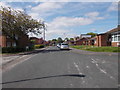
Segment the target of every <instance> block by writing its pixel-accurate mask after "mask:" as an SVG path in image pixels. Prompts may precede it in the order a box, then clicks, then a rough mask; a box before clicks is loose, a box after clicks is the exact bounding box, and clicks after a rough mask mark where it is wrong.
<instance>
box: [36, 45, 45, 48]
mask: <svg viewBox="0 0 120 90" xmlns="http://www.w3.org/2000/svg"><path fill="white" fill-rule="evenodd" d="M34 48H44V45H34Z"/></svg>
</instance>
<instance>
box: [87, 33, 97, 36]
mask: <svg viewBox="0 0 120 90" xmlns="http://www.w3.org/2000/svg"><path fill="white" fill-rule="evenodd" d="M87 35H91V36H92V37H94V36H96V35H97V33H93V32H89V33H87Z"/></svg>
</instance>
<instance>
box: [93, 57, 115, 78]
mask: <svg viewBox="0 0 120 90" xmlns="http://www.w3.org/2000/svg"><path fill="white" fill-rule="evenodd" d="M91 59H92V63H95V65H96V66H97V68H98V69H99V70H100V71H101V72H102V73H104V74H105V75H107V76H108V77H109V78H111V79H115V78H114V77H113V76H111V75H110V74H109V73H107V72H106V71H105V70H104V69H102V68H100V67H99V65H98V62H97V61H96V60H95V59H93V58H91ZM102 63H105V61H102Z"/></svg>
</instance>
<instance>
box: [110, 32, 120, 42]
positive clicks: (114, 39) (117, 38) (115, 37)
mask: <svg viewBox="0 0 120 90" xmlns="http://www.w3.org/2000/svg"><path fill="white" fill-rule="evenodd" d="M118 41H120V34H113V35H112V42H118Z"/></svg>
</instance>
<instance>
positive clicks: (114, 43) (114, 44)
mask: <svg viewBox="0 0 120 90" xmlns="http://www.w3.org/2000/svg"><path fill="white" fill-rule="evenodd" d="M117 43H118V42H112V46H113V47H120V45H117Z"/></svg>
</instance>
